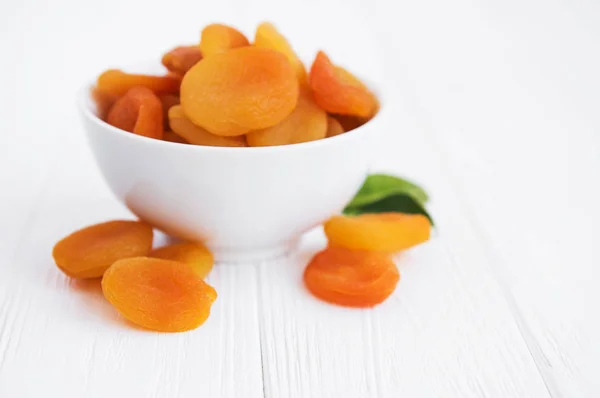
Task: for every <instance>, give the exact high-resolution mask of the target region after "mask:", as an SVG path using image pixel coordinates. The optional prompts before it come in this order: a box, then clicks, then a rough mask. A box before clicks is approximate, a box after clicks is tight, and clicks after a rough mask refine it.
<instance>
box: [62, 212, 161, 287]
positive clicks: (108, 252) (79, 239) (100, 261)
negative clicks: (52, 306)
mask: <svg viewBox="0 0 600 398" xmlns="http://www.w3.org/2000/svg"><path fill="white" fill-rule="evenodd" d="M152 238H153V234H152V227H150V226H149V225H148V224H146V223H143V222H139V221H124V220H117V221H108V222H105V223H101V224H96V225H91V226H89V227H86V228H83V229H80V230H78V231H75V232H73V233H72V234H71V235H69V236H67V237H65V238H63V239H62V240H61V241H59V242H58V243H57V244H56V245H55V246H54V249H53V250H52V257H53V258H54V261H55V262H56V265H57V266H58V268H60V270H61V271H63V272H64V273H65V274H67V275H68V276H70V277H73V278H99V277H101V276H102V274H104V271H106V270H107V269H108V267H110V266H111V264H112V263H114V262H115V261H117V260H120V259H122V258H127V257H136V256H145V255H146V254H148V252H149V251H150V249H152Z"/></svg>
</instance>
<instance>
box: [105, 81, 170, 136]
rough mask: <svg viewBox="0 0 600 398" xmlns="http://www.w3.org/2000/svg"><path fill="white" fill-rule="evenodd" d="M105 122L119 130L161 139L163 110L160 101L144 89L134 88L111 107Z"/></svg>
mask: <svg viewBox="0 0 600 398" xmlns="http://www.w3.org/2000/svg"><path fill="white" fill-rule="evenodd" d="M106 121H107V122H108V123H109V124H111V125H113V126H115V127H117V128H120V129H121V130H125V131H129V132H130V133H134V134H137V135H142V136H144V137H149V138H156V139H161V138H162V135H163V110H162V104H161V102H160V99H158V97H157V96H156V95H155V94H154V93H153V92H152V90H150V89H148V88H146V87H134V88H132V89H131V90H129V91H128V92H127V93H126V94H125V95H124V96H123V97H121V98H119V99H118V100H117V102H115V104H114V105H113V106H112V108H111V109H110V111H109V112H108V116H107V117H106Z"/></svg>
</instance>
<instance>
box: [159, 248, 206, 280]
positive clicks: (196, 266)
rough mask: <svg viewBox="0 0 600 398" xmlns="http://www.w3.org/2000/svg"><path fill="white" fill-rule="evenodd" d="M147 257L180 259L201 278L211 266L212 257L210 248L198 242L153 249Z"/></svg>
mask: <svg viewBox="0 0 600 398" xmlns="http://www.w3.org/2000/svg"><path fill="white" fill-rule="evenodd" d="M148 257H153V258H162V259H163V260H173V261H180V262H182V263H185V264H188V265H190V266H191V267H192V269H193V270H194V272H195V273H196V274H197V275H198V276H200V277H201V278H204V277H206V275H208V273H209V272H210V270H211V269H212V267H213V263H214V258H213V255H212V253H211V252H210V250H208V249H207V248H206V247H205V246H204V245H201V244H199V243H191V242H183V243H175V244H172V245H168V246H163V247H159V248H158V249H154V250H152V251H151V252H150V254H148Z"/></svg>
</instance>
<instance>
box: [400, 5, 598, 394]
mask: <svg viewBox="0 0 600 398" xmlns="http://www.w3.org/2000/svg"><path fill="white" fill-rule="evenodd" d="M597 6H598V5H597V4H596V3H594V4H592V3H590V4H587V5H584V4H582V3H578V4H574V3H569V5H568V6H567V4H566V3H562V4H561V3H551V4H550V3H546V2H545V3H543V4H542V3H537V2H516V1H512V2H511V1H509V2H502V3H497V4H495V8H494V9H493V10H492V9H490V8H489V7H485V8H484V7H483V6H480V8H474V7H472V5H471V4H469V5H467V4H466V3H465V4H461V2H458V3H456V2H455V3H453V4H452V5H450V4H448V5H447V6H446V7H445V8H441V9H440V10H439V11H440V13H439V14H437V13H436V14H435V15H431V14H429V13H427V15H429V16H430V17H431V18H430V19H428V20H427V22H426V23H425V24H424V25H420V26H419V25H418V24H417V23H415V22H412V23H411V21H409V20H406V21H404V22H406V23H405V24H399V26H401V28H400V29H402V30H404V31H405V33H407V32H411V33H412V34H415V32H416V33H417V34H418V33H419V32H423V33H424V34H423V35H422V36H420V37H421V40H420V43H419V45H420V47H421V48H422V47H426V48H428V49H429V51H427V52H423V51H420V50H419V49H417V48H413V47H412V46H410V45H407V46H406V47H405V51H406V53H405V54H406V57H407V58H409V59H411V62H410V63H401V62H400V61H399V60H398V61H397V62H391V65H390V66H391V67H395V68H402V69H401V70H402V71H403V72H404V74H405V75H408V76H411V80H412V83H413V85H414V88H415V91H416V92H417V93H418V94H419V101H420V104H421V105H422V109H424V110H425V113H426V118H427V119H428V120H430V121H431V126H432V129H431V131H432V132H433V135H432V136H431V137H430V138H431V141H432V143H433V144H434V145H435V146H437V148H438V154H439V156H440V158H441V159H442V163H443V165H444V166H443V167H444V169H445V170H446V171H447V176H448V179H449V180H450V181H453V182H454V183H455V186H456V188H457V189H458V190H459V192H460V194H461V195H460V196H461V200H462V206H461V207H462V208H463V209H464V210H465V215H466V220H468V222H469V223H470V224H471V225H472V226H473V228H474V229H475V231H476V240H475V242H477V244H482V245H483V247H484V249H485V253H486V254H485V257H486V258H487V259H488V260H489V261H488V263H489V264H490V265H491V266H492V269H493V271H494V274H495V275H496V278H497V280H498V282H499V284H500V285H501V287H502V291H503V294H504V296H505V297H506V299H507V302H508V303H509V305H510V307H511V311H512V312H513V314H514V316H515V319H516V320H517V322H518V325H519V330H520V332H521V334H522V335H523V337H524V339H525V340H526V342H527V345H528V347H529V349H530V351H531V353H532V355H533V357H534V359H535V361H536V363H537V366H538V368H539V369H540V371H541V374H542V375H543V377H544V380H545V382H546V384H547V386H548V388H549V390H550V392H551V394H552V396H554V397H592V396H598V395H600V382H599V381H598V378H597V375H596V373H597V372H596V370H597V366H596V365H595V364H597V363H598V360H599V359H600V346H599V345H598V344H596V343H595V342H594V339H595V336H597V335H598V334H599V333H600V314H599V313H598V311H597V309H596V308H595V306H594V304H592V303H598V302H600V293H599V290H598V289H597V287H596V280H597V279H598V278H599V277H600V271H599V270H598V266H597V265H598V264H600V255H599V254H598V251H597V250H596V248H595V247H596V244H597V242H598V239H599V238H600V235H599V234H598V228H597V227H596V226H597V225H598V223H599V222H600V212H599V211H598V205H597V204H598V203H599V201H600V196H599V191H598V184H597V179H598V170H600V136H599V135H598V131H599V130H600V118H599V117H598V112H597V109H598V107H599V106H600V97H598V95H597V93H598V89H600V79H599V78H598V74H597V71H598V69H599V68H600V57H599V56H598V53H597V52H594V51H591V49H593V48H596V47H597V43H598V41H599V40H600V32H599V31H598V29H596V28H597V26H595V25H593V24H592V23H591V20H590V16H591V15H597ZM459 13H460V14H461V15H462V23H461V24H460V25H458V26H457V25H456V24H455V23H454V22H453V21H454V19H453V16H456V15H457V14H459ZM422 15H425V12H423V14H422ZM414 20H417V21H421V19H420V18H419V17H418V16H417V18H414ZM434 27H435V29H437V30H443V31H445V32H446V34H445V35H444V36H443V37H440V36H436V37H434V36H432V35H429V36H428V35H426V34H425V32H427V31H428V30H430V29H433V28H434ZM473 32H478V34H473ZM399 35H400V36H403V35H402V33H400V34H399ZM442 64H443V65H444V67H443V68H439V65H442ZM434 70H435V71H434Z"/></svg>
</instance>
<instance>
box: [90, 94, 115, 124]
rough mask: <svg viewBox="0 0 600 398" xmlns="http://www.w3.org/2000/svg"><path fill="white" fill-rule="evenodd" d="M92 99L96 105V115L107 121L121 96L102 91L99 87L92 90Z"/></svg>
mask: <svg viewBox="0 0 600 398" xmlns="http://www.w3.org/2000/svg"><path fill="white" fill-rule="evenodd" d="M92 99H93V100H94V103H95V104H96V115H97V116H98V117H99V118H100V119H102V120H106V116H107V115H108V112H109V111H110V108H112V106H113V105H114V103H115V102H117V100H118V99H119V96H117V95H114V94H110V93H107V92H104V91H101V90H99V89H98V87H94V88H92Z"/></svg>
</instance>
